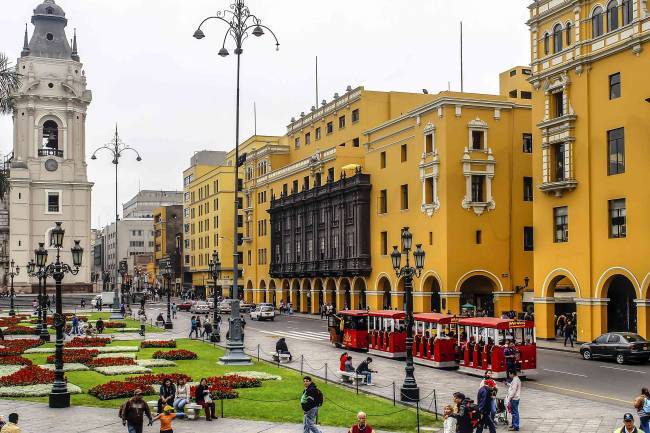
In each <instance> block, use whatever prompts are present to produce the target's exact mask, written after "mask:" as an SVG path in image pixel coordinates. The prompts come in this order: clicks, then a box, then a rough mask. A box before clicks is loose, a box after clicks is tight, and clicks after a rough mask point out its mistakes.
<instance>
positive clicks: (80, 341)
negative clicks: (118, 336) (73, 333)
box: [65, 337, 111, 347]
mask: <svg viewBox="0 0 650 433" xmlns="http://www.w3.org/2000/svg"><path fill="white" fill-rule="evenodd" d="M110 342H111V339H110V338H102V337H75V338H73V339H72V340H71V341H68V342H67V343H65V347H104V346H106V345H107V344H110Z"/></svg>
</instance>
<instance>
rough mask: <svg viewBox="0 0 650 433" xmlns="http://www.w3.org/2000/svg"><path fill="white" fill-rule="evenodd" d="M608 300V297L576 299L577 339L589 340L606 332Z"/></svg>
mask: <svg viewBox="0 0 650 433" xmlns="http://www.w3.org/2000/svg"><path fill="white" fill-rule="evenodd" d="M608 302H609V298H583V299H576V310H577V316H578V337H577V340H578V341H581V342H585V341H591V340H593V339H594V338H596V337H598V336H599V335H600V334H603V333H605V332H607V303H608Z"/></svg>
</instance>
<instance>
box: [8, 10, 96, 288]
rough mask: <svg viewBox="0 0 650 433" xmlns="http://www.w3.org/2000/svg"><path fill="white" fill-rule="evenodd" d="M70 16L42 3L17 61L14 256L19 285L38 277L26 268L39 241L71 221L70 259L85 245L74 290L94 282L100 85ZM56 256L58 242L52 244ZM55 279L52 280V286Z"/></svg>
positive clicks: (68, 283) (66, 251)
mask: <svg viewBox="0 0 650 433" xmlns="http://www.w3.org/2000/svg"><path fill="white" fill-rule="evenodd" d="M67 23H68V20H67V19H66V18H65V12H64V11H63V9H62V8H61V7H60V6H58V5H57V4H55V2H54V0H45V1H44V2H43V3H42V4H40V5H38V6H37V7H36V9H34V15H33V16H32V24H33V25H34V33H33V34H32V37H31V40H29V42H28V34H27V29H25V41H24V45H23V50H22V53H21V57H20V58H19V59H18V61H17V64H16V68H17V69H18V72H19V73H21V74H22V82H21V85H20V88H19V89H18V90H17V91H16V92H15V93H14V95H13V96H14V100H15V107H14V114H13V122H14V140H13V143H14V145H13V159H12V161H11V168H10V185H11V190H10V201H9V203H10V204H9V215H10V217H9V233H10V248H9V254H10V256H9V259H10V260H11V259H13V260H15V262H16V265H18V266H20V267H21V268H23V269H21V272H20V274H19V275H18V276H17V277H16V278H15V279H14V287H15V288H17V290H18V291H30V290H31V288H29V287H27V286H29V285H31V284H37V283H38V281H37V280H36V279H34V278H31V279H30V278H29V277H28V276H27V275H26V272H25V270H26V265H27V262H29V260H30V259H32V258H34V249H35V248H37V247H38V243H39V242H45V245H46V247H48V246H50V240H49V231H50V230H51V228H52V227H54V224H55V222H56V221H61V222H62V223H63V228H64V229H65V238H64V244H63V249H62V250H61V253H62V261H64V262H65V263H68V264H70V265H72V255H71V253H70V248H72V246H73V245H74V240H75V239H77V240H80V241H81V246H82V247H83V248H84V257H83V263H82V269H81V271H80V272H79V274H78V275H76V276H73V275H71V274H66V276H65V279H64V280H63V284H64V287H65V289H66V290H72V289H74V290H88V288H89V283H90V268H91V266H92V264H91V257H92V254H91V251H90V193H91V189H92V183H90V182H88V177H87V175H86V126H85V125H86V110H87V108H88V105H89V104H90V102H91V100H92V93H91V91H90V90H87V88H86V77H85V73H84V71H83V65H82V63H80V59H79V54H78V53H77V35H76V32H75V35H74V39H73V41H72V47H70V43H69V42H68V39H67V37H66V33H65V27H66V25H67ZM48 253H49V254H48V262H51V261H53V260H54V259H55V258H56V250H55V249H54V248H53V247H51V246H50V247H49V248H48ZM50 283H53V280H51V279H49V280H48V286H49V285H50Z"/></svg>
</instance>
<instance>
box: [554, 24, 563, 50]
mask: <svg viewBox="0 0 650 433" xmlns="http://www.w3.org/2000/svg"><path fill="white" fill-rule="evenodd" d="M560 51H562V26H561V25H560V24H556V25H555V27H553V52H554V53H559V52H560Z"/></svg>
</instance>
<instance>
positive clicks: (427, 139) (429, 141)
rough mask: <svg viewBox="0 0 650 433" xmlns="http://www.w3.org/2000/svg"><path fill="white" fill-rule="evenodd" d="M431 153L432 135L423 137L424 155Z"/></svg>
mask: <svg viewBox="0 0 650 433" xmlns="http://www.w3.org/2000/svg"><path fill="white" fill-rule="evenodd" d="M432 152H433V134H427V135H425V136H424V153H432Z"/></svg>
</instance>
